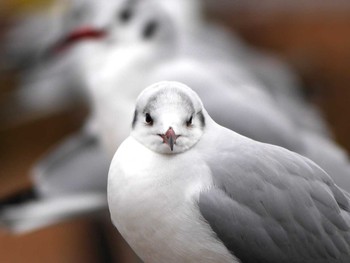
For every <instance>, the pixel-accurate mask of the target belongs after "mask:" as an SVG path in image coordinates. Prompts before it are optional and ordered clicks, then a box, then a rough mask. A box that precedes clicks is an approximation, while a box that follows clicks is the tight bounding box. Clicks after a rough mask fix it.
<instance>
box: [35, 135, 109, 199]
mask: <svg viewBox="0 0 350 263" xmlns="http://www.w3.org/2000/svg"><path fill="white" fill-rule="evenodd" d="M109 164H110V158H109V157H108V156H107V154H106V153H105V151H104V149H103V148H102V146H101V144H100V142H99V140H98V138H97V137H96V136H95V135H94V134H89V133H87V132H86V131H83V132H81V133H78V134H76V135H73V136H71V137H69V138H68V139H66V140H65V141H64V142H63V143H62V144H60V145H59V146H58V147H57V148H56V149H55V150H53V151H52V152H51V153H49V154H48V155H47V156H46V157H44V159H42V160H41V161H40V162H39V164H38V165H37V166H36V167H35V168H34V170H33V175H34V180H35V187H36V189H37V191H38V192H39V194H40V195H41V196H49V197H52V196H59V195H62V194H71V193H77V192H78V193H81V192H105V191H106V189H107V175H108V168H109Z"/></svg>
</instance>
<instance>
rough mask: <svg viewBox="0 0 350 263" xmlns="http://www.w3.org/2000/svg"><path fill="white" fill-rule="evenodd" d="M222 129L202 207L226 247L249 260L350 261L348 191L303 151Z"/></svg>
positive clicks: (211, 158)
mask: <svg viewBox="0 0 350 263" xmlns="http://www.w3.org/2000/svg"><path fill="white" fill-rule="evenodd" d="M222 133H224V134H222ZM222 133H218V132H217V131H216V138H231V141H227V140H225V141H223V140H221V141H220V140H219V139H217V140H215V141H214V142H213V145H211V144H210V145H206V146H205V147H215V148H217V149H220V151H218V152H217V153H216V154H215V157H213V156H207V157H206V158H207V163H208V165H209V167H210V170H211V173H212V177H213V182H214V187H213V188H211V189H208V190H207V191H205V192H202V193H201V195H200V199H199V209H200V211H201V213H202V215H203V217H204V219H205V220H206V221H207V222H208V223H209V225H210V226H211V228H212V229H213V230H214V232H215V233H216V234H217V236H218V238H219V239H220V240H222V241H223V243H224V244H225V245H226V247H227V248H228V249H229V250H230V251H231V252H232V253H233V254H234V255H235V256H237V257H238V258H239V259H240V260H242V262H244V263H246V262H259V263H263V262H269V263H273V262H305V263H306V262H308V263H310V262H314V263H316V262H317V263H320V262H344V263H345V262H350V214H349V211H350V205H349V200H350V199H349V195H348V194H347V193H344V192H343V191H342V190H341V189H339V188H338V187H337V186H336V185H335V184H334V183H333V181H332V179H330V177H329V176H328V175H327V174H326V173H325V172H324V171H323V170H322V169H321V168H319V167H318V166H317V165H315V164H314V163H313V162H311V161H309V160H308V159H306V158H304V157H302V156H300V155H298V154H295V153H292V152H290V151H288V150H285V149H283V148H280V147H276V146H272V145H268V144H262V143H258V144H256V142H253V141H251V140H249V139H243V138H241V139H240V140H239V141H241V142H236V141H238V140H235V138H234V137H233V136H232V134H229V133H228V132H225V131H223V132H222ZM237 136H238V135H237ZM242 141H243V143H242ZM247 147H248V148H251V149H247ZM218 160H220V165H218Z"/></svg>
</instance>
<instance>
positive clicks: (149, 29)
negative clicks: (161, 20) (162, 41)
mask: <svg viewBox="0 0 350 263" xmlns="http://www.w3.org/2000/svg"><path fill="white" fill-rule="evenodd" d="M158 26H159V25H158V23H157V22H156V21H150V22H149V23H148V24H147V25H146V26H145V27H144V29H143V32H142V36H143V38H144V39H150V38H152V37H153V36H154V34H155V33H156V32H157V30H158Z"/></svg>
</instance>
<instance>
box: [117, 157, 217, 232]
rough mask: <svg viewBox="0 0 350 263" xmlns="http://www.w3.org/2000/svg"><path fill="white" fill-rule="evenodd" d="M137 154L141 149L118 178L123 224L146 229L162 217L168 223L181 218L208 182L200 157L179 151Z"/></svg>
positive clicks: (207, 173) (118, 194) (157, 222)
mask: <svg viewBox="0 0 350 263" xmlns="http://www.w3.org/2000/svg"><path fill="white" fill-rule="evenodd" d="M140 155H142V152H140V151H139V152H138V153H134V155H133V159H134V160H135V161H136V160H137V162H135V163H134V164H130V166H129V167H124V169H125V171H128V173H127V174H126V173H125V174H124V176H122V177H121V178H120V182H119V186H120V187H119V189H118V190H117V191H116V194H117V196H118V200H116V202H117V203H118V204H119V205H120V207H119V209H122V210H123V213H121V217H123V219H124V220H126V223H127V224H126V226H129V227H132V228H136V227H141V228H142V229H143V231H145V229H147V228H149V230H150V228H153V227H154V226H155V225H157V227H159V226H160V225H161V224H162V222H163V221H166V224H167V225H168V224H169V222H174V223H175V222H176V221H177V220H182V218H179V215H182V216H184V217H185V216H186V214H187V210H188V209H189V207H192V205H193V204H194V202H196V201H197V200H198V194H199V191H200V190H201V189H202V188H203V187H208V186H209V184H210V183H211V179H210V177H209V172H208V170H207V169H208V168H207V167H206V165H205V164H203V163H201V162H200V161H198V162H197V163H195V162H194V163H193V162H189V161H188V160H186V157H185V156H181V155H182V154H180V155H169V156H166V155H164V156H163V155H157V154H154V155H153V154H152V155H151V156H149V155H147V156H140ZM140 160H141V161H140ZM191 160H193V158H191ZM124 164H125V163H124ZM126 165H127V164H126ZM127 166H128V165H127ZM116 184H117V183H116ZM116 198H117V197H116ZM140 218H143V219H142V220H140Z"/></svg>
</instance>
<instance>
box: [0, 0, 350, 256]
mask: <svg viewBox="0 0 350 263" xmlns="http://www.w3.org/2000/svg"><path fill="white" fill-rule="evenodd" d="M164 1H166V0H164ZM50 4H51V3H50V1H49V0H46V1H45V0H5V1H1V2H0V38H1V39H3V37H4V35H5V34H6V33H7V32H8V31H9V30H10V28H12V27H13V25H14V23H15V21H16V18H18V17H20V16H23V15H27V14H32V13H33V12H38V11H40V12H45V10H47V9H48V8H49V7H50ZM206 13H207V16H208V18H209V19H211V20H215V21H217V22H220V23H222V24H223V25H225V26H226V27H227V28H228V29H229V30H232V31H234V32H236V33H238V34H239V35H240V36H241V37H242V38H243V39H244V40H245V41H246V42H247V43H249V44H251V45H253V46H256V47H259V48H261V49H264V50H266V51H268V52H271V53H273V54H277V55H278V57H280V58H281V59H282V60H284V61H285V62H287V63H288V64H289V65H291V66H292V68H293V69H294V70H295V71H296V72H297V74H298V75H299V76H300V78H301V80H302V84H303V91H304V94H305V96H307V98H308V99H309V100H311V101H312V102H314V103H315V104H317V105H318V106H319V108H320V109H321V111H322V113H323V115H324V117H325V119H326V120H327V121H328V124H329V126H330V127H331V129H332V131H333V133H334V136H335V139H336V141H337V142H338V143H339V144H340V145H342V146H343V147H344V148H345V149H346V150H347V151H348V152H349V151H350V136H349V135H350V121H349V118H350V117H349V115H350V88H349V84H350V2H349V1H346V0H344V1H340V0H337V1H333V0H326V1H322V2H320V1H316V0H310V1H306V0H304V1H303V0H294V1H277V0H267V1H258V0H249V1H246V0H207V1H206ZM0 54H1V51H0ZM3 61H6V63H8V60H3V59H1V63H2V68H3V69H2V70H1V73H0V109H3V108H5V107H4V105H7V104H8V103H9V101H10V95H9V94H11V91H13V90H15V89H16V88H17V87H18V85H19V84H18V75H19V74H20V72H19V71H20V70H19V69H18V68H13V67H7V65H3V64H4V63H5V62H3ZM7 106H8V105H7ZM16 107H17V106H16V105H14V106H13V108H11V110H10V111H9V110H8V108H9V107H6V112H5V111H2V112H0V164H1V166H0V200H8V199H10V198H11V197H13V196H16V195H17V194H18V193H26V190H28V189H29V188H30V187H31V184H32V183H31V180H30V177H29V171H30V168H31V167H32V165H33V164H34V163H35V161H37V160H38V159H39V158H40V157H42V156H43V155H44V154H45V153H46V152H47V151H48V150H49V149H51V147H53V146H54V145H56V144H57V143H58V142H59V141H60V140H61V139H62V138H64V137H65V136H67V135H69V134H71V133H72V132H74V131H77V130H78V129H79V128H80V127H81V125H82V124H83V122H84V119H85V118H86V116H87V114H88V110H87V108H88V107H87V105H85V103H84V101H80V100H76V101H75V103H71V104H69V105H67V107H64V109H61V110H59V111H55V112H53V113H52V114H38V113H35V114H34V115H33V114H27V113H26V112H23V110H22V109H20V108H16ZM300 118H302V116H300ZM105 233H110V235H107V236H106V234H105ZM24 261H25V262H136V260H135V259H134V257H133V255H132V252H130V250H128V248H127V245H125V244H124V243H123V241H122V239H121V238H120V237H119V236H118V235H117V232H116V230H115V229H114V227H113V226H110V229H107V231H106V229H101V225H99V224H96V222H95V221H93V220H89V219H88V218H87V219H77V220H73V221H69V222H65V223H61V224H58V225H55V226H52V227H48V228H45V229H42V230H39V231H35V232H33V233H29V234H25V235H21V236H16V235H12V234H9V233H5V232H0V262H24Z"/></svg>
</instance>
